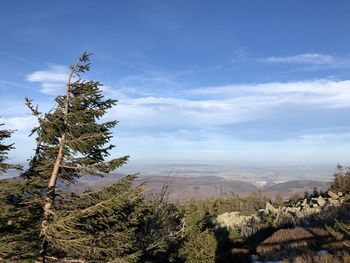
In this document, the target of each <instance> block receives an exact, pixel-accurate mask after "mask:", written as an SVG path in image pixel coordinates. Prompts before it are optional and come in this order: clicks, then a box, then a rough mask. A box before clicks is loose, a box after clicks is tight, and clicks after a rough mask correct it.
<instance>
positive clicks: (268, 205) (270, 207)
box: [265, 202, 278, 212]
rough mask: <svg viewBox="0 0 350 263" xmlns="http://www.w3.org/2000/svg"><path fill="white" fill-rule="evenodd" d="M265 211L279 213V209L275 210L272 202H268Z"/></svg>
mask: <svg viewBox="0 0 350 263" xmlns="http://www.w3.org/2000/svg"><path fill="white" fill-rule="evenodd" d="M265 210H268V211H270V212H277V211H278V209H277V208H274V207H273V205H272V204H271V203H270V202H266V206H265Z"/></svg>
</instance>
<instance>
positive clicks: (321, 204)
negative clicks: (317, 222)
mask: <svg viewBox="0 0 350 263" xmlns="http://www.w3.org/2000/svg"><path fill="white" fill-rule="evenodd" d="M317 204H318V205H319V206H324V205H325V204H326V200H324V198H323V197H322V196H319V197H317Z"/></svg>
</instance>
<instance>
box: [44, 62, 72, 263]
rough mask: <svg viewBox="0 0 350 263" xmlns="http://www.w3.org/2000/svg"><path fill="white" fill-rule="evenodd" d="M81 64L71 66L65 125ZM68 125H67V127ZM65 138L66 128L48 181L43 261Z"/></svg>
mask: <svg viewBox="0 0 350 263" xmlns="http://www.w3.org/2000/svg"><path fill="white" fill-rule="evenodd" d="M78 65H79V61H78V62H77V63H76V64H75V65H74V66H72V67H71V71H70V73H69V76H68V80H67V84H66V87H67V91H66V103H65V109H64V123H65V126H67V125H68V110H69V101H70V87H71V79H72V76H73V74H74V73H75V70H76V68H77V67H78ZM66 128H67V127H65V129H66ZM65 139H66V131H65V130H64V131H63V132H62V134H61V139H60V144H59V148H58V153H57V156H56V160H55V163H54V166H53V169H52V172H51V176H50V181H49V183H48V188H47V192H46V198H45V203H44V218H43V221H42V223H41V232H40V234H41V236H42V237H43V244H42V250H41V255H42V262H43V263H45V261H46V252H47V245H48V243H47V240H46V237H45V236H46V230H47V228H48V225H49V223H50V221H51V220H52V217H53V215H54V213H53V211H52V205H53V203H54V201H55V189H56V182H57V176H58V171H59V168H60V165H61V162H62V157H63V148H64V145H65Z"/></svg>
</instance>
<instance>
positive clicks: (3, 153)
mask: <svg viewBox="0 0 350 263" xmlns="http://www.w3.org/2000/svg"><path fill="white" fill-rule="evenodd" d="M2 125H4V124H3V123H0V126H2ZM12 133H13V131H12V130H0V174H1V173H5V172H6V171H7V170H9V169H21V168H22V166H21V165H18V164H8V163H6V162H5V161H6V160H7V159H8V157H7V155H8V152H9V151H10V150H11V149H13V148H14V147H13V144H5V143H4V142H3V141H4V140H5V139H7V138H10V137H11V134H12Z"/></svg>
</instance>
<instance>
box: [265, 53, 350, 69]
mask: <svg viewBox="0 0 350 263" xmlns="http://www.w3.org/2000/svg"><path fill="white" fill-rule="evenodd" d="M260 61H262V62H269V63H290V64H304V65H310V66H319V67H348V66H350V58H348V57H345V58H340V57H336V56H332V55H327V54H320V53H304V54H298V55H294V56H284V57H267V58H263V59H260Z"/></svg>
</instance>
